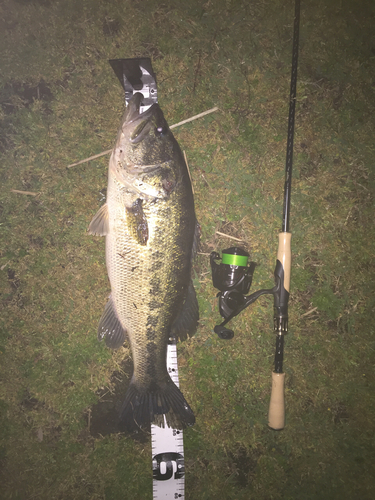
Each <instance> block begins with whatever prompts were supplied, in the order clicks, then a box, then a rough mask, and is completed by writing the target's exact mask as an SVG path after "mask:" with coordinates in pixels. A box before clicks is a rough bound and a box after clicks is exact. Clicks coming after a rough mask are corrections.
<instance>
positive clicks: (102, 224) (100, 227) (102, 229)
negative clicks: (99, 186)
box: [88, 203, 109, 236]
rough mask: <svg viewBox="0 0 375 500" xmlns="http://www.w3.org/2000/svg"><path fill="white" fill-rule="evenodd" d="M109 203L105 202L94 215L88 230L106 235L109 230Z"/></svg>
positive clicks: (95, 233) (99, 234)
mask: <svg viewBox="0 0 375 500" xmlns="http://www.w3.org/2000/svg"><path fill="white" fill-rule="evenodd" d="M108 219H109V214H108V205H107V203H105V204H104V205H103V206H102V207H100V209H99V210H98V211H97V212H96V214H95V215H94V217H93V219H92V221H91V222H90V225H89V228H88V232H89V233H90V234H94V235H96V236H105V235H106V234H108V231H109V222H108Z"/></svg>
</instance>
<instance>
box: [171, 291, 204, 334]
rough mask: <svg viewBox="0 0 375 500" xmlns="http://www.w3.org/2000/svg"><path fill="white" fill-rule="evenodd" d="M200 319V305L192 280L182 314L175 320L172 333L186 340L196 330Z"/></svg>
mask: <svg viewBox="0 0 375 500" xmlns="http://www.w3.org/2000/svg"><path fill="white" fill-rule="evenodd" d="M198 320H199V307H198V301H197V296H196V294H195V290H194V285H193V282H192V281H190V283H189V286H188V288H187V292H186V297H185V301H184V303H183V305H182V309H181V311H180V314H179V315H178V316H177V318H176V319H175V321H174V322H173V325H172V328H171V335H172V336H173V337H176V338H177V339H178V340H186V339H187V337H188V336H189V337H191V336H192V335H194V333H195V332H196V329H197V325H198Z"/></svg>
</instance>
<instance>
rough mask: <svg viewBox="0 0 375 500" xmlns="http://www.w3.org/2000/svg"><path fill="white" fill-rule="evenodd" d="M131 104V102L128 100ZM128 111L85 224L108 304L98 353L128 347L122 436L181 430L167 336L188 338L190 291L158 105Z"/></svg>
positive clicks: (184, 217) (180, 162)
mask: <svg viewBox="0 0 375 500" xmlns="http://www.w3.org/2000/svg"><path fill="white" fill-rule="evenodd" d="M137 96H138V97H137ZM139 96H140V94H135V96H134V97H133V98H132V100H131V101H130V102H129V104H128V108H127V110H126V112H125V115H124V118H123V122H122V125H121V127H120V130H119V133H118V136H117V140H116V144H115V148H114V150H113V152H112V155H111V159H110V162H109V174H108V189H107V202H106V206H105V208H103V207H102V208H101V209H100V210H99V212H98V214H97V215H96V216H95V217H94V219H93V221H92V222H91V224H90V227H89V231H90V232H91V233H92V234H102V235H105V236H106V264H107V270H108V276H109V280H110V284H111V296H110V299H109V302H108V303H107V305H106V308H105V311H104V314H103V316H102V319H101V321H100V323H99V329H98V336H99V338H100V339H103V338H104V339H105V341H106V343H107V345H108V346H109V347H112V348H117V347H119V346H121V345H122V343H123V341H124V338H125V334H126V336H127V337H128V338H129V340H130V345H131V351H132V357H133V364H134V373H133V377H132V380H131V383H130V387H129V390H128V393H127V394H126V396H125V402H124V405H123V408H122V412H121V425H122V427H123V428H124V429H128V430H134V429H136V428H137V427H141V428H144V427H148V426H149V425H150V424H151V423H155V424H157V425H161V426H163V424H164V418H163V415H165V417H166V421H167V424H168V425H170V426H173V427H175V428H184V427H186V426H187V425H192V424H193V423H194V420H195V419H194V414H193V412H192V410H191V409H190V407H189V405H188V403H187V402H186V400H185V398H184V397H183V395H182V393H181V392H180V391H179V389H178V388H177V387H176V386H175V384H174V383H173V382H172V380H171V378H170V376H169V374H168V371H167V368H166V353H167V344H168V340H169V338H170V337H171V336H177V337H182V338H183V337H186V335H187V334H189V335H191V334H192V333H194V331H195V328H196V325H197V321H198V305H197V301H196V296H195V292H194V289H193V286H192V282H191V262H192V253H193V247H195V246H196V238H197V236H196V234H197V223H196V218H195V212H194V200H193V194H192V189H191V183H190V178H189V175H188V171H187V167H186V164H185V161H184V159H183V156H182V153H181V150H180V148H179V146H178V144H177V142H176V140H175V139H174V137H173V135H172V133H171V132H170V130H169V128H168V125H167V123H166V121H165V119H164V116H163V114H162V112H161V110H160V108H159V106H158V105H157V104H154V105H153V106H152V107H151V108H150V109H149V110H148V111H146V112H145V113H142V114H139V103H140V99H141V97H139Z"/></svg>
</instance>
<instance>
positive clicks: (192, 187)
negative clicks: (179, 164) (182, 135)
mask: <svg viewBox="0 0 375 500" xmlns="http://www.w3.org/2000/svg"><path fill="white" fill-rule="evenodd" d="M183 153H184V158H185V163H186V167H187V171H188V174H189V177H190V184H191V190H192V191H193V194H194V186H193V181H192V179H191V175H190V168H189V164H188V161H187V156H186V153H185V151H183Z"/></svg>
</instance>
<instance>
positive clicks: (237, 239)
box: [215, 231, 243, 241]
mask: <svg viewBox="0 0 375 500" xmlns="http://www.w3.org/2000/svg"><path fill="white" fill-rule="evenodd" d="M215 234H218V235H220V236H225V238H230V239H231V240H236V241H243V240H240V239H239V238H236V237H234V236H229V234H225V233H220V231H216V232H215Z"/></svg>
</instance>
